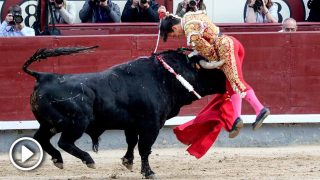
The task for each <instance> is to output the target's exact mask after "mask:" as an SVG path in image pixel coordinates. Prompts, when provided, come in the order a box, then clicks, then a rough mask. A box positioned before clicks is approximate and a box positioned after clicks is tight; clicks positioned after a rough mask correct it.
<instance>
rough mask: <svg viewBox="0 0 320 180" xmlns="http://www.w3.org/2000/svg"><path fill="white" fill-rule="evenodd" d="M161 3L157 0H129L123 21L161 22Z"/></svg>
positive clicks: (124, 10)
mask: <svg viewBox="0 0 320 180" xmlns="http://www.w3.org/2000/svg"><path fill="white" fill-rule="evenodd" d="M158 8H159V4H158V3H157V2H156V1H155V0H127V2H126V5H125V6H124V9H123V11H122V16H121V21H122V22H159V15H158Z"/></svg>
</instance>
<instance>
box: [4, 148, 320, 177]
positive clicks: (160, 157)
mask: <svg viewBox="0 0 320 180" xmlns="http://www.w3.org/2000/svg"><path fill="white" fill-rule="evenodd" d="M89 153H90V154H91V155H92V157H93V159H94V160H95V161H96V167H97V168H96V169H89V168H87V167H86V166H85V165H84V164H82V163H81V161H80V160H78V159H76V158H74V157H73V156H70V155H69V154H66V153H65V152H63V153H62V156H63V158H64V169H63V170H59V169H57V168H56V167H55V166H53V164H52V163H51V161H50V157H49V156H46V158H45V160H44V163H43V164H42V165H41V167H40V168H38V169H36V170H33V171H31V172H22V171H19V170H17V169H16V168H14V167H13V166H12V165H11V164H10V163H9V157H8V155H7V154H1V155H0V160H1V162H0V179H10V180H12V179H23V180H26V179H81V180H86V179H112V178H113V179H141V177H142V176H141V174H140V157H139V156H138V154H137V152H136V154H135V157H136V159H135V164H134V167H133V172H130V171H129V170H127V169H126V168H125V167H123V166H122V165H121V161H120V158H121V157H122V156H123V155H124V153H125V150H123V149H121V150H101V151H100V152H99V153H98V154H95V153H93V152H92V151H90V152H89ZM150 165H151V168H152V169H153V171H154V172H155V173H156V175H157V178H158V179H320V146H294V147H277V148H217V147H213V148H211V150H210V151H209V152H208V153H207V154H206V155H205V156H204V157H203V158H202V159H199V160H196V159H195V158H194V157H192V156H190V155H188V154H187V152H186V151H185V149H183V148H171V149H154V150H153V153H152V154H151V156H150Z"/></svg>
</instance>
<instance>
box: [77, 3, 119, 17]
mask: <svg viewBox="0 0 320 180" xmlns="http://www.w3.org/2000/svg"><path fill="white" fill-rule="evenodd" d="M79 17H80V19H81V22H83V23H85V22H94V23H103V22H120V8H119V6H118V5H117V4H115V3H113V2H112V1H111V0H86V2H85V3H84V5H83V7H82V9H81V10H80V12H79Z"/></svg>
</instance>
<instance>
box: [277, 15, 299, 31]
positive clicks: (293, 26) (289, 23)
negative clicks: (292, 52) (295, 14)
mask: <svg viewBox="0 0 320 180" xmlns="http://www.w3.org/2000/svg"><path fill="white" fill-rule="evenodd" d="M297 29H298V27H297V22H296V20H295V19H293V18H287V19H285V20H284V21H283V22H282V30H280V31H279V32H296V31H297Z"/></svg>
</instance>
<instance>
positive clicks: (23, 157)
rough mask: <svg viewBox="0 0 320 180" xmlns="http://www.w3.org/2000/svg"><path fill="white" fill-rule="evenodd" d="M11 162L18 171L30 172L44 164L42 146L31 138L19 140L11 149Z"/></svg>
mask: <svg viewBox="0 0 320 180" xmlns="http://www.w3.org/2000/svg"><path fill="white" fill-rule="evenodd" d="M9 156H10V161H11V163H12V164H13V165H14V166H15V167H16V168H18V169H20V170H23V171H29V170H32V169H35V168H37V167H38V166H39V165H40V163H41V162H42V158H43V150H42V148H41V146H40V144H39V143H38V142H37V141H36V140H34V139H32V138H29V137H23V138H20V139H17V140H16V141H15V142H14V143H13V144H12V145H11V147H10V152H9Z"/></svg>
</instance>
